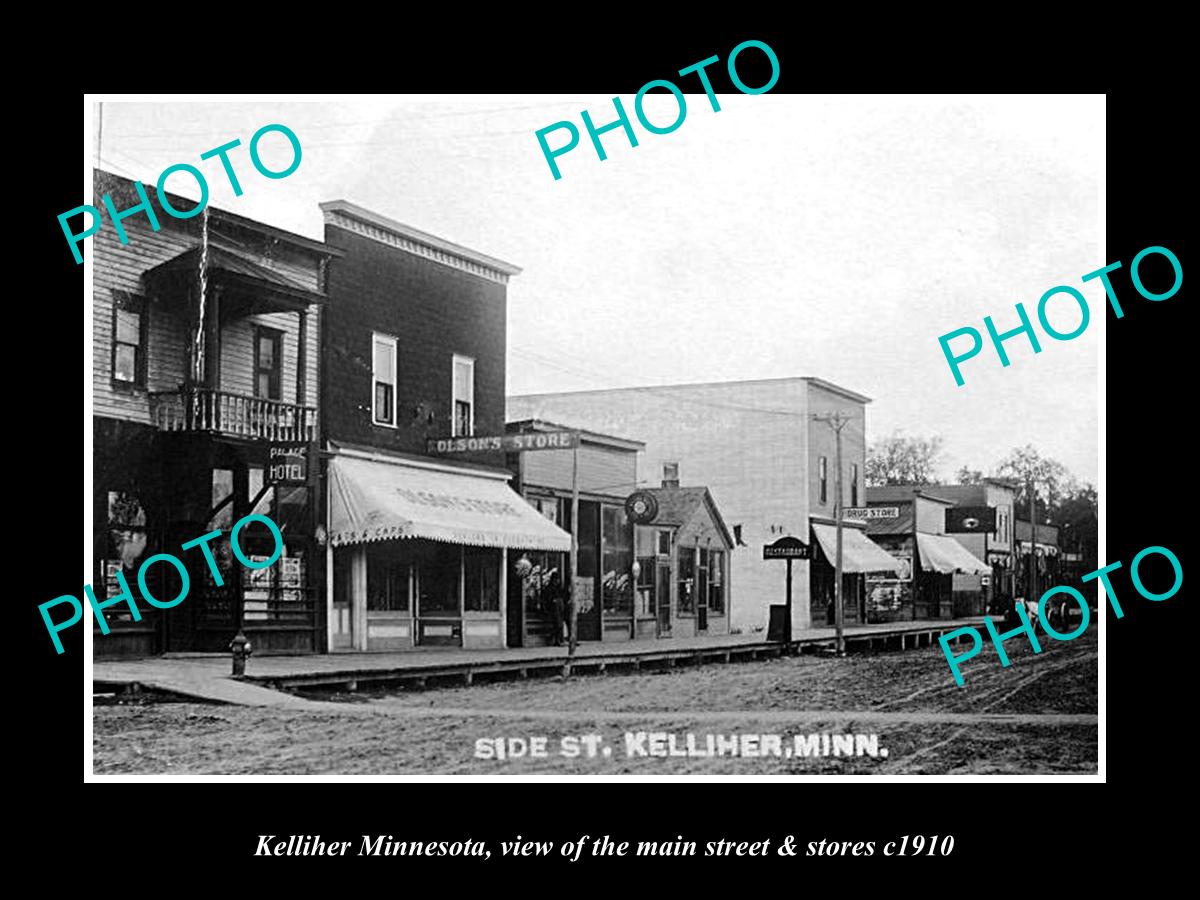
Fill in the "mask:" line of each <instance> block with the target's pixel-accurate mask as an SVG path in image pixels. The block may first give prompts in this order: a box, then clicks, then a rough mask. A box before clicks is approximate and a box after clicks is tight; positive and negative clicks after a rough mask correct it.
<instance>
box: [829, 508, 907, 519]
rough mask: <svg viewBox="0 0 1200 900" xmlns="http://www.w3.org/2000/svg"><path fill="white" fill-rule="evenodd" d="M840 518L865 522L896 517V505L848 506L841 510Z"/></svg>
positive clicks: (897, 513)
mask: <svg viewBox="0 0 1200 900" xmlns="http://www.w3.org/2000/svg"><path fill="white" fill-rule="evenodd" d="M842 518H844V519H849V520H850V521H852V522H866V521H870V520H871V519H898V518H900V507H898V506H849V507H847V508H846V509H844V510H842Z"/></svg>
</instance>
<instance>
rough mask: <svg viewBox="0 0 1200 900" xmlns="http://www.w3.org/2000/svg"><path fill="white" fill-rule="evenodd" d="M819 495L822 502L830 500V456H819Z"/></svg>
mask: <svg viewBox="0 0 1200 900" xmlns="http://www.w3.org/2000/svg"><path fill="white" fill-rule="evenodd" d="M817 496H818V497H819V498H820V502H821V503H828V502H829V458H828V457H826V456H818V457H817Z"/></svg>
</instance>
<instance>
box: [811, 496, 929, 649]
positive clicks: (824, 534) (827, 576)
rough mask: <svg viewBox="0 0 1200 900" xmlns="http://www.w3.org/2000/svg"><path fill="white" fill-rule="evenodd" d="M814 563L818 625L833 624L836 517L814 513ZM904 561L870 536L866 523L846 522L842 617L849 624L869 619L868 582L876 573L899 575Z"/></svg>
mask: <svg viewBox="0 0 1200 900" xmlns="http://www.w3.org/2000/svg"><path fill="white" fill-rule="evenodd" d="M811 530H812V544H813V552H812V563H811V564H810V568H809V578H810V581H811V583H810V586H809V590H810V597H811V601H810V602H811V609H810V618H811V621H812V624H813V625H814V626H822V625H832V624H834V621H835V618H836V612H835V604H836V600H837V568H836V562H837V526H836V525H835V524H834V522H833V521H832V520H828V521H822V520H820V519H817V518H816V517H813V521H812V524H811ZM904 568H905V566H904V563H903V562H902V561H900V560H898V559H896V558H895V557H893V556H892V555H891V554H890V553H888V552H887V551H885V550H884V549H883V548H882V547H880V546H879V545H878V544H876V543H875V542H874V541H873V540H872V539H871V538H870V537H868V536H867V532H866V529H865V527H864V525H863V524H862V523H859V522H855V523H849V522H846V521H844V520H843V523H842V621H843V622H844V623H846V624H848V625H850V624H861V623H863V622H866V621H868V605H867V600H868V591H867V585H868V583H869V579H870V578H872V577H876V576H880V575H886V576H898V575H900V574H901V573H902V572H903V571H904Z"/></svg>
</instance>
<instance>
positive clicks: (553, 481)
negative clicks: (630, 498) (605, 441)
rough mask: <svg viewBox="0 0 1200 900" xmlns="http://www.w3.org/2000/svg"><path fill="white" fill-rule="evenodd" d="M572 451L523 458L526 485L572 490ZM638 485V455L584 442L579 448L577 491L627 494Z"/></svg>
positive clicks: (525, 455) (551, 452) (526, 455)
mask: <svg viewBox="0 0 1200 900" xmlns="http://www.w3.org/2000/svg"><path fill="white" fill-rule="evenodd" d="M572 455H573V451H571V450H537V451H533V452H529V453H526V454H524V471H523V473H522V477H523V480H524V482H525V484H527V485H530V486H536V487H552V488H560V489H569V488H570V487H571V466H572V462H571V457H572ZM636 482H637V452H636V451H630V450H617V449H614V448H611V447H602V446H598V445H596V444H589V443H587V442H586V440H585V441H584V443H582V444H581V445H580V447H579V490H581V491H583V492H585V493H596V494H620V495H625V494H629V493H631V492H632V491H633V490H634V486H635V484H636Z"/></svg>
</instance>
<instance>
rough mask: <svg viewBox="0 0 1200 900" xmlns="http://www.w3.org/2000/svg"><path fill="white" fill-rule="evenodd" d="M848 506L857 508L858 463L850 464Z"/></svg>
mask: <svg viewBox="0 0 1200 900" xmlns="http://www.w3.org/2000/svg"><path fill="white" fill-rule="evenodd" d="M850 505H851V506H858V463H850Z"/></svg>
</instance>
